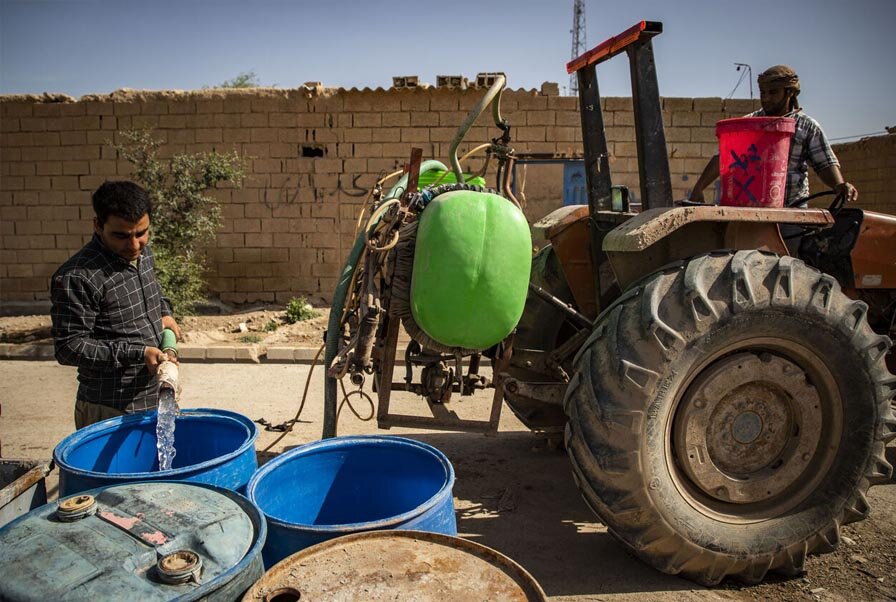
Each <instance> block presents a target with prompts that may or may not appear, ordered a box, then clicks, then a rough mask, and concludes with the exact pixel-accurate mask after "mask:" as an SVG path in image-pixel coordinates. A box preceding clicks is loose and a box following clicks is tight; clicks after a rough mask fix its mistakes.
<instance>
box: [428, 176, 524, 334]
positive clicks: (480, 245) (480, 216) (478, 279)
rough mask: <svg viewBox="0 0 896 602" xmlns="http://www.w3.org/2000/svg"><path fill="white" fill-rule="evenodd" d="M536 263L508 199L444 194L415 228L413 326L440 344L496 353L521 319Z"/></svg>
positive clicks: (482, 194)
mask: <svg viewBox="0 0 896 602" xmlns="http://www.w3.org/2000/svg"><path fill="white" fill-rule="evenodd" d="M531 265H532V238H531V235H530V234H529V225H528V223H527V222H526V218H525V217H524V216H523V213H522V212H521V211H520V210H519V209H517V208H516V207H515V206H514V205H513V204H512V203H511V202H510V201H508V200H507V199H505V198H503V197H500V196H498V195H496V194H492V193H488V192H476V191H470V190H455V191H451V192H446V193H443V194H441V195H439V196H438V197H436V198H435V199H434V200H433V201H432V202H431V203H430V204H429V206H428V207H427V208H426V210H425V211H424V212H423V214H422V215H421V217H420V225H419V227H418V230H417V244H416V248H415V251H414V270H413V277H412V280H411V311H412V313H413V315H414V320H415V321H416V322H417V324H418V325H419V326H420V328H422V329H423V331H424V332H425V333H426V334H428V335H429V336H430V337H432V338H433V339H435V340H436V341H438V342H439V343H442V344H443V345H448V346H451V347H464V348H468V349H485V348H488V347H491V346H492V345H494V344H496V343H498V342H500V341H501V340H502V339H504V337H506V336H507V335H508V334H510V332H511V331H512V330H513V328H514V327H515V326H516V324H517V322H518V321H519V319H520V316H521V315H522V313H523V307H524V305H525V303H526V293H527V291H528V286H529V270H530V267H531Z"/></svg>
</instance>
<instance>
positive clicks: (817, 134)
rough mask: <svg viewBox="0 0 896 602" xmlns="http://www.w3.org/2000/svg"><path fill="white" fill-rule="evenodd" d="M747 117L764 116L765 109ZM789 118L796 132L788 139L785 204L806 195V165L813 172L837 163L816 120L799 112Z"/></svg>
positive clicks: (837, 164) (807, 186) (807, 187)
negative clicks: (788, 152)
mask: <svg viewBox="0 0 896 602" xmlns="http://www.w3.org/2000/svg"><path fill="white" fill-rule="evenodd" d="M747 117H765V112H764V111H763V110H762V109H759V110H758V111H754V112H753V113H750V114H749V115H747ZM792 117H793V118H794V119H796V131H795V132H794V133H793V138H791V140H790V158H789V159H788V161H787V193H786V195H785V197H784V204H785V205H789V204H790V203H791V202H792V201H796V200H797V199H803V198H806V197H807V196H809V165H812V169H814V170H815V173H818V172H820V171H822V170H823V169H827V168H828V167H830V166H831V165H836V166H838V167H839V166H840V162H839V161H837V156H836V155H835V154H834V151H833V150H831V145H830V144H828V139H827V138H826V137H825V135H824V132H823V131H822V130H821V126H820V125H818V122H817V121H815V120H814V119H812V118H811V117H809V116H808V115H805V114H804V113H802V112H800V113H797V114H796V115H792Z"/></svg>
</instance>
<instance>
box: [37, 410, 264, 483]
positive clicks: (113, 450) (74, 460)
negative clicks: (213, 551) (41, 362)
mask: <svg viewBox="0 0 896 602" xmlns="http://www.w3.org/2000/svg"><path fill="white" fill-rule="evenodd" d="M257 437H258V428H257V427H256V426H255V423H253V422H252V421H251V420H249V419H248V418H246V417H245V416H242V415H240V414H237V413H235V412H227V411H225V410H211V409H201V410H182V411H181V413H180V415H179V416H178V417H177V419H176V421H175V431H174V447H175V449H176V450H177V455H176V456H175V457H174V462H173V463H172V467H171V469H170V470H164V471H160V470H159V459H158V450H157V449H156V415H155V412H147V413H143V414H132V415H129V416H120V417H118V418H110V419H109V420H104V421H102V422H97V423H96V424H92V425H90V426H87V427H84V428H83V429H80V430H78V431H75V432H74V433H72V434H71V435H69V436H68V437H66V438H65V439H63V440H62V441H61V442H60V443H59V445H57V446H56V449H55V450H54V452H53V459H54V460H55V461H56V465H57V466H58V467H59V495H60V497H64V496H67V495H72V494H74V493H78V492H79V491H85V490H87V489H93V488H95V487H103V486H106V485H113V484H116V483H130V482H134V481H147V480H166V481H188V482H193V483H207V484H209V485H216V486H218V487H224V488H225V489H231V490H233V491H239V492H244V491H245V487H246V484H247V483H248V482H249V479H250V478H251V477H252V473H254V472H255V469H256V468H258V460H257V459H256V456H255V439H256V438H257Z"/></svg>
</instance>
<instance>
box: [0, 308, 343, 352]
mask: <svg viewBox="0 0 896 602" xmlns="http://www.w3.org/2000/svg"><path fill="white" fill-rule="evenodd" d="M314 312H315V314H316V317H314V318H311V319H310V320H305V321H302V322H296V323H294V324H290V323H289V322H288V320H287V317H286V311H285V310H283V309H282V308H280V309H278V308H256V309H247V310H245V311H242V312H239V313H231V314H226V315H200V316H185V317H183V318H180V319H179V320H178V324H179V325H180V329H181V335H182V342H184V343H188V344H191V345H203V346H206V347H214V346H219V345H251V344H261V345H286V346H290V345H295V346H301V347H317V346H319V345H321V344H322V343H323V336H324V331H325V330H326V329H327V320H328V319H329V316H330V309H329V308H328V307H319V308H315V309H314ZM52 341H53V339H52V337H51V335H50V316H49V315H35V316H0V343H51V342H52Z"/></svg>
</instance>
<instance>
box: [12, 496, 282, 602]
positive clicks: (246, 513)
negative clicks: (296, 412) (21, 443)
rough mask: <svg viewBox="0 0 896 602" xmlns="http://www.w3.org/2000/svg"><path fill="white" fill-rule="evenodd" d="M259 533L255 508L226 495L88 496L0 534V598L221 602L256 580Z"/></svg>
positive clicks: (64, 501) (261, 523) (260, 519)
mask: <svg viewBox="0 0 896 602" xmlns="http://www.w3.org/2000/svg"><path fill="white" fill-rule="evenodd" d="M69 504H71V506H69V511H68V512H65V509H66V506H67V505H69ZM266 532H267V527H266V524H265V520H264V516H263V515H262V514H261V511H260V510H259V509H258V507H257V506H256V505H255V504H253V503H252V502H250V501H249V500H247V499H246V498H245V497H243V496H241V495H239V494H237V493H235V492H233V491H229V490H227V489H221V488H218V487H211V486H209V485H200V484H195V483H181V482H172V481H151V482H146V483H128V484H125V485H112V486H110V487H101V488H99V489H91V490H88V491H85V492H81V493H79V494H78V495H76V496H69V497H67V498H61V499H60V504H59V505H57V504H56V503H51V504H47V505H45V506H41V507H40V508H37V509H36V510H33V511H32V512H30V513H28V514H26V515H24V516H22V517H20V518H18V519H16V520H15V521H13V522H12V523H10V524H8V525H7V526H5V527H4V528H2V529H0V575H4V578H2V579H0V600H9V601H14V602H43V601H45V600H134V601H137V600H139V601H141V602H142V601H162V600H180V601H189V600H207V601H210V602H225V601H226V602H231V601H233V600H238V599H239V598H240V597H241V596H242V594H243V592H245V591H246V589H247V588H248V587H249V586H250V585H252V584H253V583H254V582H255V581H256V580H257V579H258V578H260V577H261V576H262V574H263V573H264V567H263V566H262V559H261V549H262V547H263V546H264V541H265V537H266Z"/></svg>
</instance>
